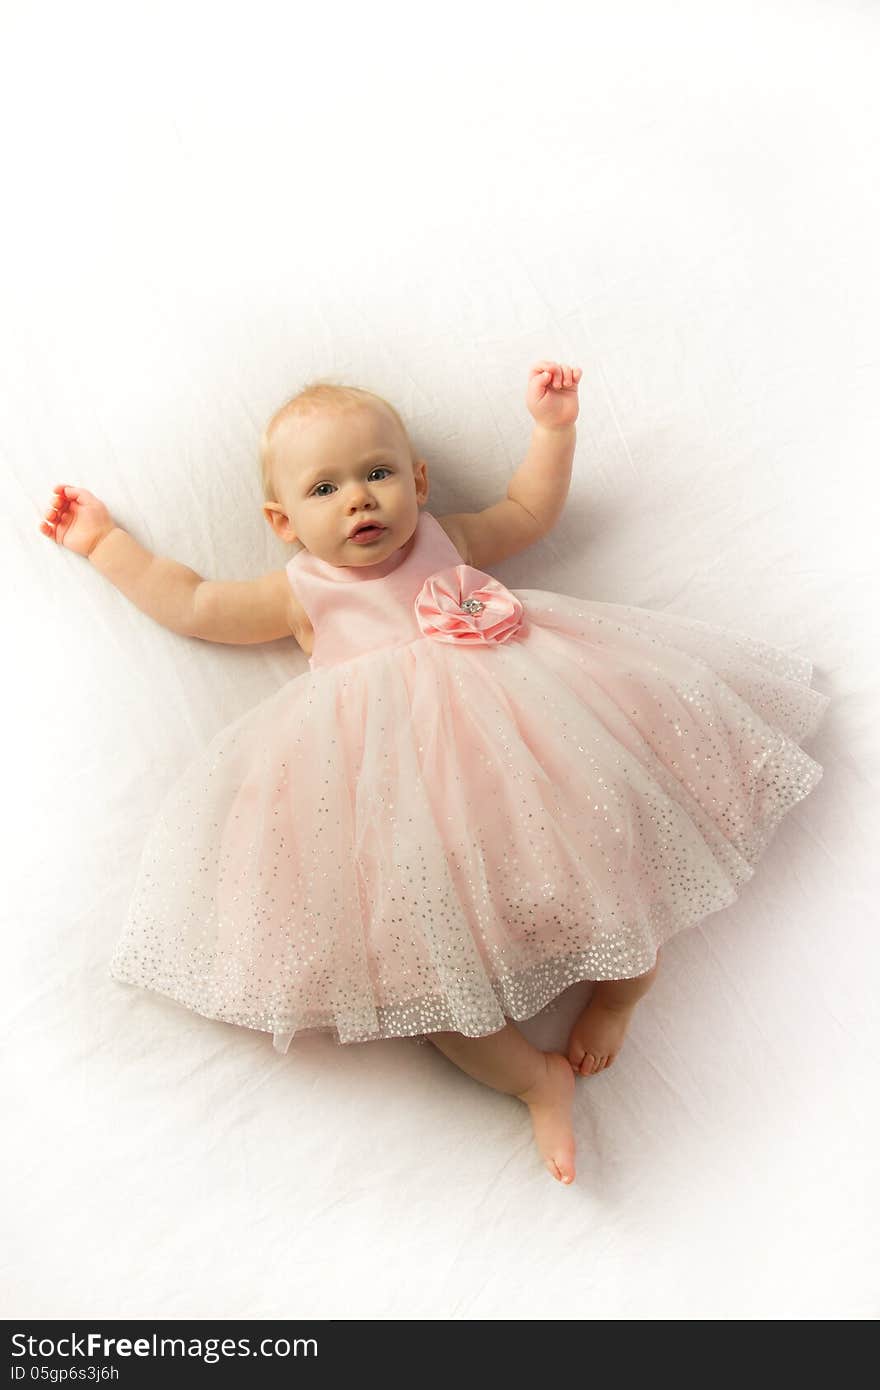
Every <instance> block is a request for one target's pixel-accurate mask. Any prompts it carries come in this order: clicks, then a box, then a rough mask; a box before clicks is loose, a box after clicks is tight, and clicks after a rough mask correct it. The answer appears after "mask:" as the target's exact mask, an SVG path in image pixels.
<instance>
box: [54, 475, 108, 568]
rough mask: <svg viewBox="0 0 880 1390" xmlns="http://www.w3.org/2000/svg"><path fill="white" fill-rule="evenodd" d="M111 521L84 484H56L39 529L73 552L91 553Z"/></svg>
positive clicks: (98, 500) (105, 510)
mask: <svg viewBox="0 0 880 1390" xmlns="http://www.w3.org/2000/svg"><path fill="white" fill-rule="evenodd" d="M115 524H116V523H115V522H114V520H113V518H112V516H111V515H110V513H109V512H108V510H107V508H106V507H105V506H104V503H103V502H102V501H100V499H99V498H97V497H96V496H95V495H94V493H92V492H86V490H85V488H84V487H69V486H67V485H66V484H65V483H59V484H58V486H57V487H56V488H55V491H54V492H53V494H52V505H51V507H50V508H49V509H48V511H47V512H46V519H45V521H42V522H41V523H40V530H41V531H42V533H43V535H44V536H48V537H49V539H50V540H53V541H57V543H58V544H59V545H63V546H64V547H65V548H66V549H67V550H72V551H74V552H75V553H76V554H77V555H91V553H92V551H93V550H94V548H95V546H96V545H97V544H98V542H99V541H102V540H103V539H104V537H105V536H106V535H107V534H108V532H110V531H112V530H113V527H114V526H115Z"/></svg>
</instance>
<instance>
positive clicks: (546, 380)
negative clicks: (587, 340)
mask: <svg viewBox="0 0 880 1390" xmlns="http://www.w3.org/2000/svg"><path fill="white" fill-rule="evenodd" d="M582 375H583V373H582V372H581V369H580V367H563V366H561V365H560V364H559V363H558V362H537V363H536V364H535V366H534V367H532V369H531V371H530V372H529V385H528V389H527V390H526V405H527V406H528V408H529V410H530V411H531V413H532V415H533V417H534V419H535V420H536V421H537V423H538V424H539V425H543V426H544V428H545V429H550V430H562V429H565V428H566V427H567V426H568V425H573V424H574V422H575V420H576V419H577V417H578V382H579V381H580V379H581V376H582Z"/></svg>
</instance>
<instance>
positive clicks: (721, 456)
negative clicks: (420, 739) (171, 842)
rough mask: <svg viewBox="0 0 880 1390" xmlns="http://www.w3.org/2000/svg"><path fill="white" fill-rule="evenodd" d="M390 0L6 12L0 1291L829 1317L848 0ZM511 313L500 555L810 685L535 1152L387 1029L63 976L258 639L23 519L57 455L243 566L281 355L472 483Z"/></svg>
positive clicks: (861, 142)
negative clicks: (154, 604) (729, 836)
mask: <svg viewBox="0 0 880 1390" xmlns="http://www.w3.org/2000/svg"><path fill="white" fill-rule="evenodd" d="M435 20H436V28H435V29H433V30H430V29H429V27H428V26H427V23H426V22H423V18H422V16H421V12H420V11H418V10H414V9H413V8H412V7H411V6H405V7H404V6H400V7H399V8H398V7H396V6H391V5H388V4H386V3H382V0H376V3H373V4H371V5H369V6H366V7H360V6H355V5H353V4H341V5H340V4H336V5H333V6H331V7H329V8H327V7H320V6H310V7H295V8H292V7H290V6H286V5H282V4H278V5H275V6H269V5H266V4H264V3H259V0H257V3H251V4H248V5H240V6H235V7H233V8H232V10H231V11H230V10H224V9H223V8H220V9H219V10H218V9H217V8H216V7H209V6H207V5H199V6H195V5H190V6H187V5H183V6H181V5H180V4H179V3H175V4H174V5H173V6H172V5H170V4H167V5H157V4H155V3H150V4H149V5H148V4H146V3H145V4H143V5H142V6H141V7H134V6H130V5H129V6H122V7H119V6H115V5H112V4H110V3H104V4H101V5H98V4H94V3H91V4H90V3H86V4H83V5H78V6H75V7H69V6H62V5H60V4H54V5H51V6H46V5H43V6H40V7H39V8H37V9H33V8H32V7H27V6H16V7H10V8H9V9H8V10H7V12H6V13H5V14H4V17H3V20H2V38H3V42H2V44H0V49H2V58H0V65H2V74H0V75H2V81H0V114H2V117H3V131H4V135H3V154H4V167H5V169H6V171H7V174H6V179H5V188H6V193H7V202H6V209H5V212H4V217H3V219H2V223H3V225H2V228H0V247H2V254H0V277H2V314H0V320H2V326H0V370H2V380H3V390H2V393H0V411H2V418H0V440H2V449H3V459H4V469H5V479H6V487H5V494H4V502H5V505H4V507H3V537H2V546H0V551H2V560H3V566H4V576H3V591H4V598H5V628H6V635H7V652H8V659H7V666H6V670H7V675H6V678H5V681H4V694H5V703H6V717H5V720H4V727H5V729H6V740H5V758H6V767H7V769H9V770H10V771H11V778H10V779H9V781H8V782H7V787H8V791H9V795H8V797H7V808H6V809H7V822H6V825H7V828H6V840H5V848H6V867H5V874H4V879H5V892H4V901H5V921H4V937H3V939H4V943H5V948H6V964H5V968H4V970H3V971H2V972H0V980H2V990H3V999H2V1004H3V1032H4V1062H3V1073H2V1075H3V1094H2V1098H0V1099H2V1103H3V1111H4V1118H5V1121H6V1135H5V1142H4V1145H3V1148H2V1159H0V1162H2V1165H3V1184H4V1197H5V1203H4V1218H3V1239H2V1242H0V1248H2V1251H3V1254H2V1279H0V1283H2V1289H3V1294H2V1301H3V1314H4V1316H5V1317H7V1318H12V1317H15V1318H19V1319H20V1318H65V1317H70V1318H72V1317H78V1318H83V1317H94V1316H97V1315H103V1316H105V1317H108V1318H109V1317H113V1318H125V1317H141V1318H144V1317H146V1318H184V1317H200V1316H211V1317H221V1318H235V1317H245V1318H270V1317H299V1316H318V1317H329V1318H346V1317H362V1318H379V1319H390V1318H404V1319H414V1318H429V1319H456V1320H458V1319H476V1318H488V1319H508V1318H535V1319H554V1318H566V1319H568V1318H584V1319H594V1318H596V1319H599V1318H608V1319H648V1318H650V1319H661V1318H662V1319H782V1318H785V1319H827V1318H832V1319H852V1318H872V1317H876V1316H877V1314H878V1312H880V1296H878V1281H877V1268H878V1265H877V1255H878V1251H877V1230H878V1221H877V1217H878V1201H877V1194H878V1190H880V1184H878V1180H877V1179H878V1171H877V1141H878V1120H877V1107H876V1097H877V1080H876V1077H877V1062H878V1026H877V1007H876V993H877V979H878V946H877V887H878V883H877V843H878V814H877V806H878V799H880V785H878V784H880V775H878V756H877V755H878V732H877V731H878V724H880V719H878V715H880V711H878V703H877V688H878V679H880V644H878V641H877V638H878V623H877V578H878V565H877V535H876V523H877V502H878V488H877V481H876V480H877V400H878V387H880V380H878V376H880V373H878V356H877V345H876V334H877V322H878V313H880V289H878V275H877V253H876V247H877V245H878V235H880V227H878V220H880V219H878V199H877V182H876V149H877V138H878V98H877V87H876V82H872V77H875V76H876V69H877V66H878V37H880V35H878V30H880V15H878V12H877V9H876V7H872V6H869V5H865V4H861V5H860V4H856V3H837V4H832V3H830V0H829V2H828V3H819V2H818V0H803V2H802V3H800V2H799V3H793V0H790V3H783V2H782V0H763V2H762V3H760V4H759V3H757V0H753V3H750V4H746V3H744V2H743V0H735V3H734V0H714V3H710V4H708V5H706V4H702V3H700V4H698V3H696V2H695V0H687V3H682V4H678V5H676V6H674V7H673V6H657V5H654V4H652V3H649V0H641V2H637V0H619V3H616V4H615V5H613V6H612V5H608V4H605V3H601V4H600V3H592V2H591V3H584V2H583V0H578V2H577V3H575V0H562V3H561V4H554V5H551V6H545V7H535V6H534V5H525V4H513V5H511V4H509V3H508V4H504V5H501V4H498V5H483V6H481V5H480V4H476V5H474V4H467V5H461V6H459V7H456V6H455V5H453V6H452V7H450V6H449V5H448V4H447V5H443V6H440V7H438V8H437V10H436V13H435ZM544 357H549V358H553V359H556V360H557V361H560V362H569V363H574V364H577V365H580V366H581V367H582V368H583V372H584V376H583V381H582V385H581V390H580V399H581V413H580V419H579V421H578V446H577V454H576V458H575V465H574V475H573V479H572V485H571V491H570V495H569V499H568V502H567V506H566V509H565V512H564V514H563V516H562V518H561V520H560V521H559V523H558V525H557V526H556V528H555V530H554V531H553V532H552V533H551V535H550V536H549V537H547V538H546V539H545V540H544V541H543V542H542V543H541V544H539V545H537V546H535V547H534V548H532V549H531V550H529V551H527V552H524V553H522V554H520V555H518V556H517V557H516V558H515V559H511V560H509V561H508V562H506V563H505V564H503V565H500V566H498V567H497V574H498V578H499V579H500V580H501V581H502V582H503V583H505V584H507V585H508V586H511V587H539V588H548V589H551V590H556V591H558V592H565V593H571V594H575V595H583V596H590V597H594V598H597V599H601V600H606V601H610V602H621V603H631V604H637V605H641V606H644V607H646V608H654V609H657V610H659V611H661V612H670V613H683V614H688V615H692V616H694V617H697V618H703V619H706V620H709V621H712V622H717V623H723V624H726V625H728V626H730V627H732V628H735V629H738V630H740V631H744V632H748V633H751V634H752V635H754V636H755V637H757V638H760V639H762V640H765V641H769V642H772V643H774V644H776V645H778V646H780V647H782V648H785V649H786V650H790V651H791V652H793V653H797V654H799V655H802V656H806V657H808V658H809V659H810V660H812V661H813V662H814V663H815V676H814V682H815V685H816V686H817V688H819V689H821V690H823V691H824V692H826V693H828V694H829V695H831V696H832V700H833V703H832V705H831V707H830V710H829V713H828V715H827V717H826V721H825V723H824V725H823V728H822V730H821V732H820V734H819V736H818V737H817V739H816V740H815V741H814V742H813V743H812V744H811V745H810V746H809V751H810V753H811V755H812V756H814V757H815V758H816V759H817V760H818V761H819V762H820V763H821V764H822V765H823V767H824V769H825V775H824V778H823V781H822V783H821V784H820V786H819V788H818V789H817V790H816V792H815V793H814V794H813V795H811V796H810V797H809V798H808V799H807V800H806V801H805V802H804V803H802V804H801V805H800V806H798V807H797V808H795V810H794V811H793V812H792V814H791V815H790V816H789V818H788V819H787V820H786V821H785V823H784V824H783V826H782V827H781V828H780V830H779V833H778V836H777V838H776V840H775V841H774V843H773V844H772V845H771V847H770V848H769V850H768V851H767V853H766V856H765V859H764V860H763V861H762V863H761V866H760V868H759V871H758V872H757V874H756V876H755V878H754V880H753V881H752V882H751V883H750V884H749V885H748V887H747V889H746V891H744V892H743V894H742V896H741V898H740V899H739V901H738V902H737V903H736V904H734V905H733V906H732V907H731V908H729V909H727V910H725V911H724V912H721V913H718V914H716V915H714V916H712V917H710V918H708V919H706V920H705V921H704V922H703V923H701V924H700V926H699V927H697V928H696V929H694V930H691V931H689V932H686V933H684V934H682V935H680V936H679V937H677V938H676V939H675V940H674V941H673V942H672V943H670V944H669V945H668V946H667V947H666V948H665V949H664V951H663V953H662V958H661V970H660V973H659V976H658V979H657V981H656V983H655V985H654V987H653V989H652V990H651V991H650V993H649V994H648V995H647V996H646V998H645V999H644V1001H643V1002H642V1003H641V1004H640V1006H639V1008H638V1010H637V1013H636V1015H635V1019H634V1022H633V1025H632V1027H631V1030H630V1033H629V1036H628V1038H627V1040H626V1043H625V1045H624V1049H623V1051H622V1053H621V1054H620V1056H619V1058H618V1059H617V1061H616V1062H615V1063H614V1065H613V1066H612V1067H610V1068H609V1069H607V1070H606V1071H605V1072H603V1073H602V1074H601V1075H600V1076H598V1077H595V1078H592V1079H589V1080H587V1079H584V1080H582V1081H579V1082H578V1091H577V1103H576V1130H577V1139H578V1177H577V1181H576V1183H575V1184H574V1186H573V1187H571V1188H564V1187H561V1186H560V1185H559V1184H557V1183H556V1182H554V1181H553V1180H552V1179H551V1178H550V1177H549V1175H548V1173H547V1172H546V1170H545V1169H544V1167H543V1165H542V1163H541V1161H540V1159H539V1157H538V1155H537V1153H536V1151H535V1149H534V1145H533V1140H532V1135H531V1128H530V1124H529V1117H528V1114H527V1112H526V1110H525V1108H524V1107H523V1106H522V1105H521V1104H520V1103H519V1102H518V1101H516V1100H515V1099H512V1098H509V1097H506V1096H503V1095H500V1094H498V1093H496V1092H493V1091H490V1090H487V1089H486V1088H484V1087H481V1086H479V1085H478V1084H477V1083H476V1082H474V1081H472V1080H471V1079H469V1078H468V1077H467V1076H465V1075H464V1074H462V1073H460V1072H458V1071H457V1070H456V1069H455V1068H454V1067H453V1066H452V1065H451V1064H450V1063H449V1062H448V1061H447V1060H446V1059H445V1058H444V1057H442V1056H441V1055H440V1054H439V1053H438V1052H437V1051H436V1050H435V1049H434V1048H430V1047H423V1048H416V1047H414V1046H412V1045H411V1044H410V1043H408V1042H401V1043H396V1042H389V1043H373V1044H365V1045H360V1046H358V1045H353V1046H350V1047H347V1048H340V1047H339V1046H336V1045H334V1043H333V1042H332V1041H331V1040H330V1039H329V1038H326V1039H322V1038H312V1039H310V1040H307V1041H304V1042H301V1043H298V1044H297V1045H296V1046H295V1047H292V1048H291V1050H290V1052H289V1053H288V1055H287V1056H286V1057H280V1056H279V1055H278V1053H277V1052H275V1051H273V1048H272V1043H271V1038H269V1037H268V1036H266V1035H264V1034H259V1033H255V1032H249V1031H246V1030H244V1029H240V1028H235V1027H233V1026H231V1025H227V1024H223V1023H217V1022H211V1021H208V1020H206V1019H204V1018H202V1017H199V1016H196V1015H193V1014H191V1013H189V1012H187V1011H186V1010H185V1009H183V1008H181V1007H180V1006H178V1005H175V1004H174V1003H172V1002H170V1001H168V1000H164V999H162V998H160V997H158V996H155V995H150V994H147V993H143V992H139V991H136V990H133V989H128V988H125V987H123V986H121V985H119V984H117V983H115V982H113V981H112V980H111V979H110V978H109V977H108V974H107V964H108V961H109V958H110V955H111V952H112V949H113V945H114V942H115V940H116V937H117V933H118V931H119V928H120V925H121V922H122V920H123V916H124V912H125V908H126V904H127V902H128V899H129V895H130V893H131V890H132V887H133V883H134V876H135V872H136V868H137V863H138V859H139V855H140V851H141V847H142V844H143V841H144V836H145V833H146V829H147V827H148V825H149V822H150V819H151V817H152V815H153V814H154V813H155V811H156V809H157V807H158V805H159V802H160V800H161V798H162V796H163V795H164V793H165V791H166V790H167V788H168V787H169V786H170V784H171V783H172V781H173V780H174V779H175V778H176V777H177V776H179V774H180V773H181V771H182V770H183V769H184V767H185V766H186V764H187V763H188V762H189V760H190V758H191V757H192V756H193V754H194V752H195V751H196V750H198V749H200V748H202V747H204V746H205V744H206V743H207V742H208V741H209V739H210V738H211V737H212V735H213V734H214V733H215V732H216V731H217V730H218V729H219V728H221V727H222V726H224V725H225V724H227V723H229V722H230V721H231V720H233V719H234V718H236V717H237V716H238V715H239V714H241V713H242V712H243V711H245V710H247V709H248V708H250V707H251V706H252V705H253V704H254V703H256V702H257V701H258V700H260V699H262V698H263V697H265V696H266V695H268V694H269V693H271V692H272V691H273V690H275V689H276V688H277V687H278V686H279V684H280V683H281V682H283V681H285V680H287V679H289V678H290V677H291V676H292V675H294V674H297V673H298V672H300V671H302V670H304V669H305V668H306V658H305V656H304V655H303V654H302V653H301V652H300V651H299V650H298V648H297V647H296V646H295V644H294V643H293V642H292V641H278V642H274V643H271V644H268V645H264V646H255V647H230V646H217V645H214V646H212V645H209V644H207V643H204V642H201V641H199V640H196V639H188V638H185V637H181V636H177V635H175V634H173V633H171V632H169V631H167V630H165V629H163V628H161V627H160V626H158V625H157V624H156V623H154V622H153V621H152V620H151V619H150V618H148V617H147V616H146V615H144V614H143V613H141V612H140V611H139V610H138V609H136V608H135V607H133V606H132V605H131V604H130V603H129V602H128V601H127V600H126V599H125V598H124V597H123V596H122V595H121V594H120V593H119V592H118V591H117V590H115V589H114V588H113V587H112V586H111V585H110V584H109V583H108V582H107V581H106V580H105V579H103V578H102V577H101V575H100V574H98V573H97V572H96V571H95V570H94V569H93V568H92V567H91V566H90V565H89V563H88V562H87V561H85V560H83V559H81V558H79V557H77V556H75V555H73V554H71V553H70V552H67V551H65V550H63V549H61V548H59V547H57V546H56V545H55V544H54V543H53V542H51V541H49V540H47V539H46V538H45V537H44V536H42V535H41V534H40V531H39V523H40V521H41V519H42V517H43V515H44V514H45V512H46V510H47V508H48V507H49V505H50V499H51V492H52V488H53V486H54V485H55V484H56V483H60V482H67V483H73V484H79V485H81V486H84V487H87V488H89V489H90V490H91V491H93V492H95V493H97V494H98V496H100V497H101V498H102V500H104V502H105V503H106V504H107V506H108V507H109V508H110V510H111V512H112V514H113V515H114V517H115V518H116V520H117V521H118V522H119V524H120V525H122V526H124V527H126V528H127V529H128V530H129V531H130V532H131V534H132V535H134V536H135V537H136V538H137V539H138V540H139V541H140V542H141V543H142V544H143V545H145V546H147V547H149V548H150V549H151V550H153V551H155V552H156V553H158V554H162V555H167V556H171V557H173V558H175V559H177V560H179V561H181V562H183V563H185V564H187V565H189V566H191V567H192V568H193V569H195V570H196V571H197V572H198V573H200V574H202V575H203V576H205V577H208V578H216V579H243V578H248V577H254V576H256V575H258V574H261V573H263V572H264V571H266V570H268V569H273V568H277V567H279V566H280V565H282V564H283V563H284V562H285V560H286V559H287V558H289V555H290V554H291V553H292V552H291V551H290V550H289V549H285V548H284V547H283V546H281V545H280V544H279V543H278V542H277V541H276V540H275V539H274V537H273V536H272V535H271V534H270V532H269V528H268V527H267V525H266V523H265V521H264V520H263V519H262V516H261V513H260V502H261V495H260V490H259V481H258V471H257V461H256V460H257V441H258V437H259V431H260V429H261V428H262V426H263V424H264V423H265V421H266V420H267V419H268V417H269V415H270V414H271V412H272V411H273V410H274V409H275V408H276V406H277V405H278V404H280V402H281V401H282V400H283V399H286V398H287V397H288V396H289V395H291V394H292V393H293V392H294V391H295V390H297V389H298V388H299V387H301V386H302V385H304V384H305V382H306V381H307V380H310V379H313V378H316V377H321V378H326V379H329V380H334V381H340V382H349V383H356V384H360V385H363V386H366V387H368V388H370V389H371V390H374V391H377V392H379V393H380V394H382V395H384V396H386V397H387V398H388V399H390V400H391V401H393V403H394V404H395V406H396V407H397V408H398V409H399V410H400V412H401V414H402V415H403V417H404V419H405V420H406V422H407V425H408V427H409V428H410V430H411V433H412V437H413V439H414V441H415V443H416V445H417V448H418V449H419V451H420V452H421V453H422V454H423V455H424V457H426V458H427V460H428V463H429V476H430V479H431V483H432V491H431V498H430V502H429V506H430V508H431V510H432V511H433V512H434V513H435V515H443V514H445V513H446V512H451V511H462V510H476V509H478V508H480V507H483V506H487V505H489V504H490V503H492V502H494V501H495V500H497V499H498V498H499V497H502V496H504V494H505V491H506V486H507V481H508V480H509V478H510V477H511V475H512V473H513V472H514V470H515V469H516V467H517V466H518V464H519V462H520V461H521V459H522V458H523V457H524V455H525V451H526V450H527V448H528V442H529V436H530V432H531V423H532V422H531V419H530V417H529V415H528V412H527V410H526V407H525V403H524V393H525V384H526V379H527V372H528V368H529V366H530V365H531V364H532V363H533V362H535V361H538V360H539V359H541V358H544ZM872 594H873V598H872ZM589 988H590V987H589V986H588V985H585V986H578V987H576V988H575V989H574V990H572V991H570V993H569V994H568V995H566V996H565V997H564V999H563V1000H562V1003H561V1006H560V1008H559V1009H558V1010H556V1011H555V1012H553V1013H550V1014H547V1015H546V1016H545V1017H542V1018H538V1019H535V1020H532V1021H531V1022H530V1023H528V1024H526V1025H524V1030H525V1031H526V1032H527V1033H528V1035H529V1036H530V1037H531V1038H532V1039H533V1040H534V1041H537V1042H540V1043H542V1045H544V1046H557V1047H558V1046H561V1045H563V1044H564V1041H565V1037H566V1034H567V1027H568V1024H569V1023H570V1022H571V1020H572V1019H573V1018H574V1016H575V1014H576V1012H577V1010H578V1008H579V1006H581V1005H582V1003H583V1002H584V1000H585V998H586V997H588V995H589Z"/></svg>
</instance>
